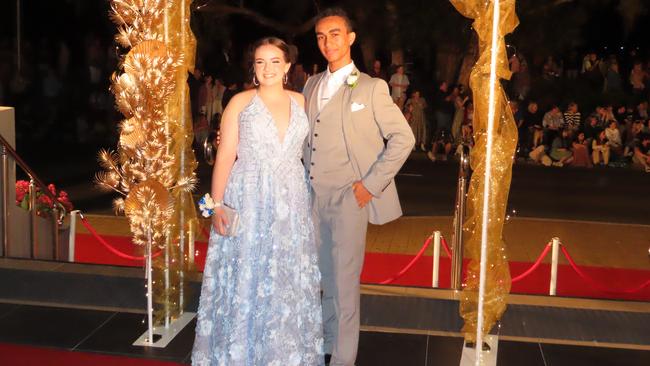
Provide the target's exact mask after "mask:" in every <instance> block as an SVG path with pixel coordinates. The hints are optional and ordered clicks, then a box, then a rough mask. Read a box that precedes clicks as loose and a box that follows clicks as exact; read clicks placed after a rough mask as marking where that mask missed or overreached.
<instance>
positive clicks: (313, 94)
mask: <svg viewBox="0 0 650 366" xmlns="http://www.w3.org/2000/svg"><path fill="white" fill-rule="evenodd" d="M324 76H325V72H321V73H320V74H318V79H317V80H316V82H315V83H314V87H313V88H311V90H310V92H309V96H308V98H309V103H308V104H309V110H308V111H307V112H308V113H309V124H310V125H311V128H312V129H313V128H314V120H315V119H316V117H318V114H319V111H318V90H319V89H320V83H321V81H322V80H323V77H324Z"/></svg>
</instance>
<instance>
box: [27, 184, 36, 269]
mask: <svg viewBox="0 0 650 366" xmlns="http://www.w3.org/2000/svg"><path fill="white" fill-rule="evenodd" d="M29 213H30V215H29V216H30V221H31V231H32V245H31V248H30V250H29V256H30V258H31V259H34V258H36V255H37V254H38V229H37V220H38V216H37V215H36V184H35V183H34V180H33V179H30V180H29Z"/></svg>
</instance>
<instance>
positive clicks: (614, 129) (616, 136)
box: [605, 121, 623, 158]
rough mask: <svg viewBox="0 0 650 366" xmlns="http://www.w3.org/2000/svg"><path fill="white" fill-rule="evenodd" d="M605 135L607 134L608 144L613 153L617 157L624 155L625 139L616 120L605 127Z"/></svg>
mask: <svg viewBox="0 0 650 366" xmlns="http://www.w3.org/2000/svg"><path fill="white" fill-rule="evenodd" d="M605 135H607V141H608V142H607V144H608V145H609V149H610V151H611V153H612V154H613V155H614V156H615V157H617V158H620V157H621V156H623V141H622V140H621V132H620V131H619V130H618V123H617V122H616V121H610V122H609V125H608V127H607V128H606V129H605Z"/></svg>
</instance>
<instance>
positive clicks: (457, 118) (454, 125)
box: [451, 85, 469, 141]
mask: <svg viewBox="0 0 650 366" xmlns="http://www.w3.org/2000/svg"><path fill="white" fill-rule="evenodd" d="M468 100H469V96H468V95H466V93H465V87H464V86H462V85H460V86H459V87H458V94H457V95H456V97H455V98H454V100H453V103H454V116H453V118H452V122H451V136H452V137H453V139H454V141H458V140H460V136H461V129H462V126H463V121H464V120H465V104H467V101H468Z"/></svg>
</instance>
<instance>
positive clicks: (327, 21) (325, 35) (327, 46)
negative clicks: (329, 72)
mask: <svg viewBox="0 0 650 366" xmlns="http://www.w3.org/2000/svg"><path fill="white" fill-rule="evenodd" d="M355 37H356V35H355V33H354V32H349V30H348V27H347V24H346V22H345V19H343V18H341V17H339V16H331V17H325V18H323V19H321V20H320V21H319V22H318V23H317V24H316V40H317V41H318V48H319V49H320V52H321V53H322V54H323V57H325V59H326V60H327V62H328V63H330V64H336V63H337V62H344V61H347V60H348V59H351V56H350V47H351V46H352V43H354V39H355ZM343 66H344V65H343Z"/></svg>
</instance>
